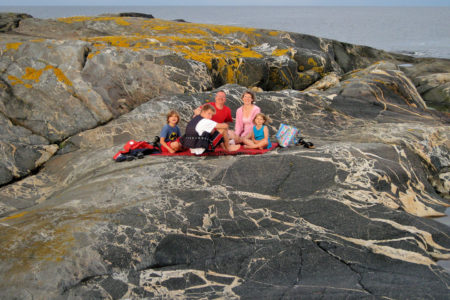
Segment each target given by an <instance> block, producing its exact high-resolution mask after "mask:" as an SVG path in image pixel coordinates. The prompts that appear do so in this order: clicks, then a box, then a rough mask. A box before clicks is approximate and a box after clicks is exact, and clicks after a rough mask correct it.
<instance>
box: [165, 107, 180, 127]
mask: <svg viewBox="0 0 450 300" xmlns="http://www.w3.org/2000/svg"><path fill="white" fill-rule="evenodd" d="M172 116H176V117H177V118H178V121H177V124H178V122H180V115H179V114H178V113H177V112H176V111H175V110H171V111H169V112H168V113H167V120H166V121H167V123H169V118H170V117H172Z"/></svg>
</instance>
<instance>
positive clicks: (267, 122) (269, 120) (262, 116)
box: [253, 113, 272, 125]
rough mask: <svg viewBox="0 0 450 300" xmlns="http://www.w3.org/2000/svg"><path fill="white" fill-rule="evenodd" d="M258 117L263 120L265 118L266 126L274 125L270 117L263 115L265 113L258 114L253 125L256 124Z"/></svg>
mask: <svg viewBox="0 0 450 300" xmlns="http://www.w3.org/2000/svg"><path fill="white" fill-rule="evenodd" d="M257 117H261V118H263V120H264V123H263V124H264V125H267V124H269V123H272V119H271V118H270V117H269V116H266V115H265V114H263V113H259V114H256V116H255V117H254V118H253V124H255V119H256V118H257Z"/></svg>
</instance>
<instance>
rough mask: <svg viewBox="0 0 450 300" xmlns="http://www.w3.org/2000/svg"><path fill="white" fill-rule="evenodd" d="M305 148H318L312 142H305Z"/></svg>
mask: <svg viewBox="0 0 450 300" xmlns="http://www.w3.org/2000/svg"><path fill="white" fill-rule="evenodd" d="M303 146H304V147H305V148H308V149H314V148H316V147H315V146H314V144H313V143H311V142H305V144H304V145H303Z"/></svg>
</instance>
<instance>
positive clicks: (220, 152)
mask: <svg viewBox="0 0 450 300" xmlns="http://www.w3.org/2000/svg"><path fill="white" fill-rule="evenodd" d="M276 147H278V144H277V143H272V148H270V149H262V150H260V149H246V148H244V147H243V146H241V148H239V150H237V151H233V152H228V151H225V150H224V149H223V148H220V147H217V148H216V149H215V150H214V152H204V153H203V154H201V155H195V154H192V153H191V151H190V150H189V149H188V150H185V151H182V152H175V153H169V152H162V153H155V154H152V155H167V156H183V155H187V156H219V155H242V154H247V155H255V154H263V153H266V152H268V151H271V150H273V149H275V148H276Z"/></svg>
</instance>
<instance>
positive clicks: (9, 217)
mask: <svg viewBox="0 0 450 300" xmlns="http://www.w3.org/2000/svg"><path fill="white" fill-rule="evenodd" d="M27 213H28V212H27V211H24V212H21V213H18V214H15V215H11V216H8V217H6V218H2V219H0V222H2V221H7V220H12V219H17V218H20V217H23V216H24V215H26V214H27Z"/></svg>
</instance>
